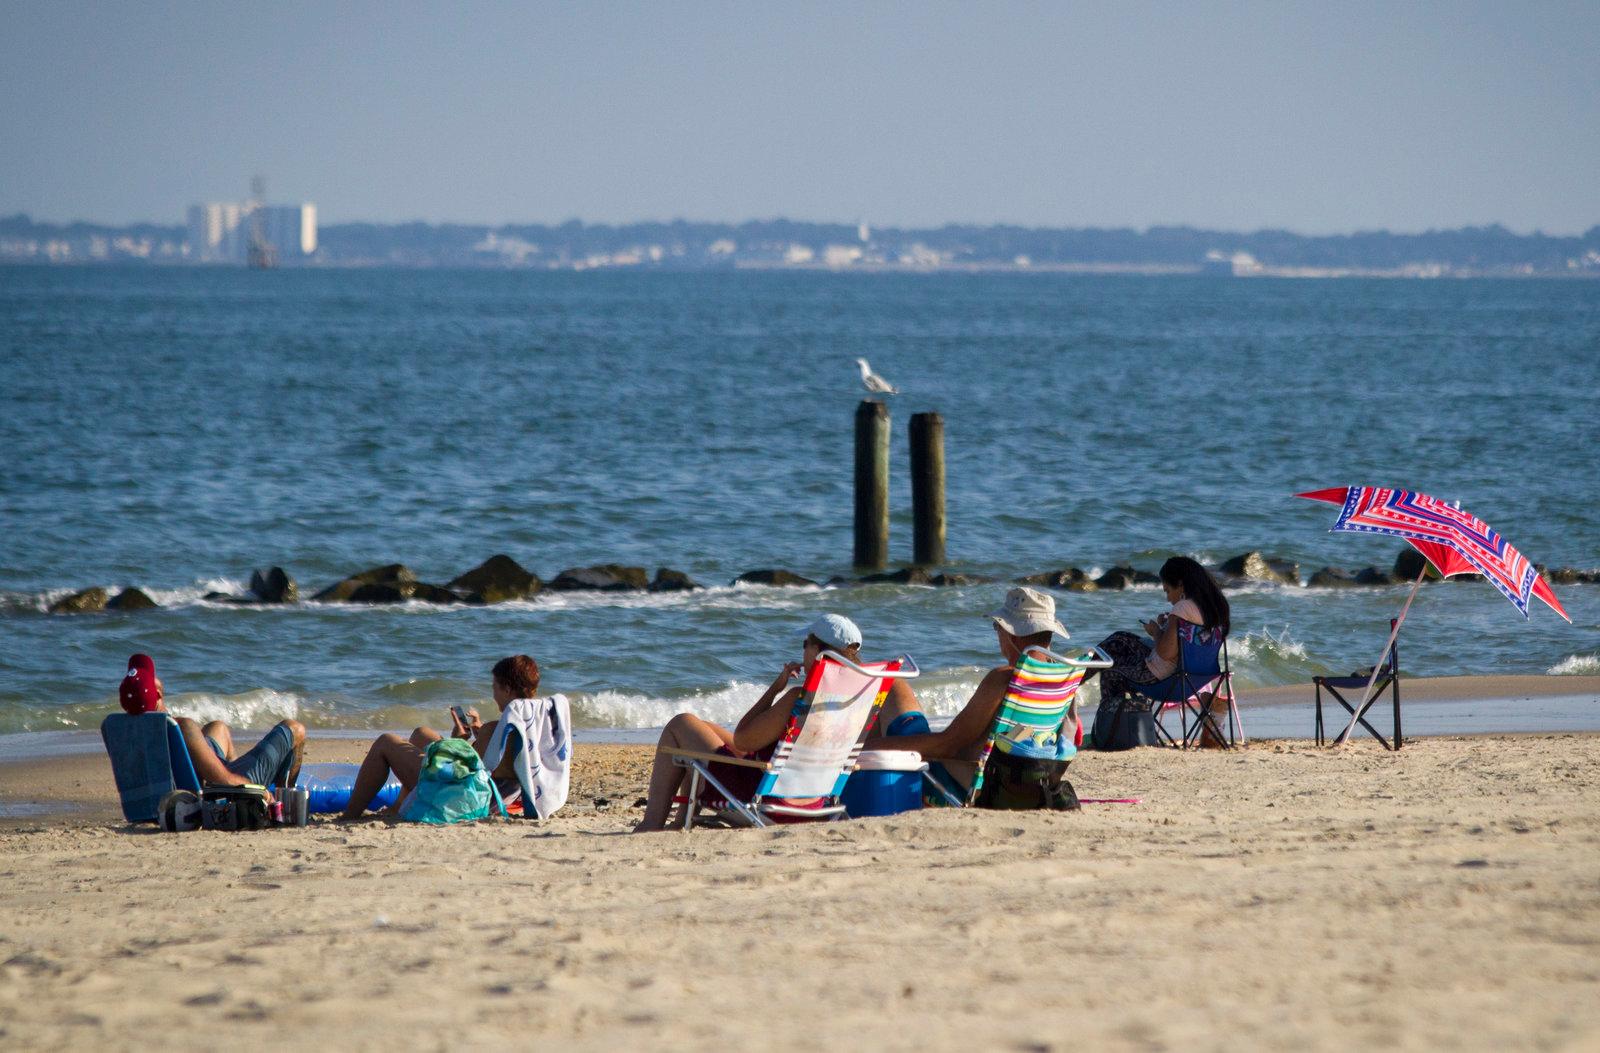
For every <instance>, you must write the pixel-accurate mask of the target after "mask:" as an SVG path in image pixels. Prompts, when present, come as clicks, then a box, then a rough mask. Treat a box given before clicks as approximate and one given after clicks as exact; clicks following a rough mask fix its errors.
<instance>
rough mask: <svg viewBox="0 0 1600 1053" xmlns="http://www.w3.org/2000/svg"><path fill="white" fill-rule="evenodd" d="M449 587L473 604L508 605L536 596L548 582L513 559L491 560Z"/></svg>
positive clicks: (502, 557) (461, 576) (504, 557)
mask: <svg viewBox="0 0 1600 1053" xmlns="http://www.w3.org/2000/svg"><path fill="white" fill-rule="evenodd" d="M445 587H446V588H448V589H453V590H455V591H456V592H458V593H460V594H461V595H463V596H465V597H466V598H467V602H469V603H504V602H505V601H506V600H521V599H526V598H527V597H529V596H532V595H534V594H535V593H537V592H538V591H539V590H540V589H542V588H544V582H542V581H540V580H539V576H538V575H537V574H534V573H532V572H531V571H529V570H526V569H525V568H524V567H523V566H522V564H520V563H518V562H517V561H516V560H514V559H512V558H511V557H510V556H490V557H489V558H488V559H486V560H484V561H483V562H482V563H480V564H478V565H477V566H476V567H473V568H472V569H471V570H469V571H467V572H466V573H465V574H461V575H459V576H457V577H455V578H453V579H451V581H450V582H449V583H448V584H447V585H446V586H445Z"/></svg>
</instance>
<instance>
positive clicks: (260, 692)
mask: <svg viewBox="0 0 1600 1053" xmlns="http://www.w3.org/2000/svg"><path fill="white" fill-rule="evenodd" d="M166 703H167V709H168V710H170V711H171V712H172V714H173V715H174V716H179V717H190V718H192V719H194V720H198V721H199V722H200V723H202V724H204V723H207V722H208V721H212V720H221V721H225V722H226V723H227V724H228V725H229V726H230V727H234V728H268V727H271V726H272V725H274V724H276V723H277V722H278V721H280V720H293V719H296V718H298V717H299V716H300V715H301V713H302V712H303V710H304V709H305V707H306V706H307V704H308V703H307V701H306V700H305V699H303V698H301V696H299V695H296V694H294V693H292V692H288V691H273V690H270V689H268V688H257V689H256V690H254V691H245V692H243V693H242V694H238V695H214V694H206V693H203V692H196V693H194V694H186V695H172V696H169V697H168V698H167V700H166Z"/></svg>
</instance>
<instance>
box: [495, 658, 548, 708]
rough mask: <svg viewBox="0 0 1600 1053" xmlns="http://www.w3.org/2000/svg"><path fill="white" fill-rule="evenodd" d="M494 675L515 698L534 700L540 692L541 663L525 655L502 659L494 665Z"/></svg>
mask: <svg viewBox="0 0 1600 1053" xmlns="http://www.w3.org/2000/svg"><path fill="white" fill-rule="evenodd" d="M493 673H494V678H495V680H497V681H498V682H500V683H501V684H504V685H505V688H506V690H507V691H510V692H511V697H513V698H532V697H533V696H534V692H536V691H538V690H539V663H538V662H535V661H534V660H533V659H532V658H529V657H528V656H527V655H525V654H514V655H512V656H511V657H510V658H502V659H500V661H498V662H496V663H495V664H494V670H493Z"/></svg>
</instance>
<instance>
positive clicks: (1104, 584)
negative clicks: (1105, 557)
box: [1094, 567, 1161, 589]
mask: <svg viewBox="0 0 1600 1053" xmlns="http://www.w3.org/2000/svg"><path fill="white" fill-rule="evenodd" d="M1094 583H1095V585H1096V586H1098V587H1099V588H1102V589H1125V588H1127V587H1128V586H1129V585H1159V584H1161V578H1160V576H1159V575H1156V574H1152V573H1150V572H1149V571H1147V570H1136V569H1135V568H1133V567H1112V568H1111V569H1110V570H1108V571H1106V572H1105V573H1104V574H1102V575H1100V576H1099V577H1098V578H1096V579H1094Z"/></svg>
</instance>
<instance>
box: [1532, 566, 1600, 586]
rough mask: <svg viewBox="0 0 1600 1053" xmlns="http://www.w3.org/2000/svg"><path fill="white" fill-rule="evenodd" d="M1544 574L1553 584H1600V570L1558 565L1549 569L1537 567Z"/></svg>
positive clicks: (1546, 579)
mask: <svg viewBox="0 0 1600 1053" xmlns="http://www.w3.org/2000/svg"><path fill="white" fill-rule="evenodd" d="M1536 569H1537V570H1538V571H1539V573H1540V574H1543V575H1544V580H1545V581H1547V582H1549V583H1550V584H1552V585H1594V584H1600V570H1579V569H1578V568H1577V567H1556V568H1555V569H1553V570H1547V569H1546V568H1544V567H1537V568H1536Z"/></svg>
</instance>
